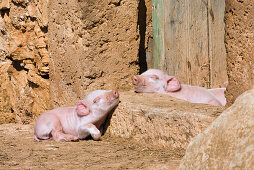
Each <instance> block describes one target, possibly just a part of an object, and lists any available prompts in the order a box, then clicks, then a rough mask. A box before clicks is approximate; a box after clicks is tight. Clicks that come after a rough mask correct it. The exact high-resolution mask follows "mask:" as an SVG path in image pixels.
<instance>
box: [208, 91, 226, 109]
mask: <svg viewBox="0 0 254 170" xmlns="http://www.w3.org/2000/svg"><path fill="white" fill-rule="evenodd" d="M208 91H209V92H211V93H212V94H213V95H214V96H215V97H216V98H217V99H218V100H219V101H220V103H221V104H222V106H225V105H226V103H227V100H226V98H225V91H226V88H224V87H222V88H214V89H208Z"/></svg>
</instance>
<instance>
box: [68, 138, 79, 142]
mask: <svg viewBox="0 0 254 170" xmlns="http://www.w3.org/2000/svg"><path fill="white" fill-rule="evenodd" d="M70 141H71V142H79V138H77V137H74V138H73V139H71V140H70Z"/></svg>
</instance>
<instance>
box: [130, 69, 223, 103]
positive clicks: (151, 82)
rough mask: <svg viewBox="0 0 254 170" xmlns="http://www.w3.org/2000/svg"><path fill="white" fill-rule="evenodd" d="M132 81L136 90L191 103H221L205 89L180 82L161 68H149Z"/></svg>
mask: <svg viewBox="0 0 254 170" xmlns="http://www.w3.org/2000/svg"><path fill="white" fill-rule="evenodd" d="M132 83H133V85H134V87H135V91H136V92H143V93H162V94H168V95H170V96H172V97H175V98H178V99H182V100H186V101H189V102H191V103H206V104H210V105H214V106H221V105H222V103H221V102H220V101H219V100H218V99H217V98H216V97H215V96H214V95H213V94H212V93H211V92H209V91H208V90H207V89H205V88H203V87H198V86H190V85H186V84H180V82H179V80H178V79H177V78H176V77H174V76H169V75H167V74H166V73H164V72H162V71H161V70H157V69H149V70H147V71H146V72H144V73H142V74H141V75H137V76H133V77H132Z"/></svg>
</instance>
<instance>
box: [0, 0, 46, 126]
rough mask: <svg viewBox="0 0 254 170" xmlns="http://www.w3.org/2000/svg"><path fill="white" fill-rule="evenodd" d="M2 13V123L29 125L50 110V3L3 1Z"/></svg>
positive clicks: (42, 0) (21, 0)
mask: <svg viewBox="0 0 254 170" xmlns="http://www.w3.org/2000/svg"><path fill="white" fill-rule="evenodd" d="M0 13H1V15H0V123H3V122H23V123H28V122H29V121H30V120H31V119H32V118H33V117H34V116H36V115H38V114H40V113H42V112H43V111H45V110H46V109H47V107H48V99H49V66H48V65H49V55H48V45H47V44H48V39H47V32H48V17H47V0H30V1H29V0H12V1H11V0H2V1H0Z"/></svg>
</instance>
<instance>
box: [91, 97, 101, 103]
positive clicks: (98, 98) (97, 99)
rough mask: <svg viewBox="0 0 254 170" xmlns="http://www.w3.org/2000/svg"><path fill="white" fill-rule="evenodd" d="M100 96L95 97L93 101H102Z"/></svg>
mask: <svg viewBox="0 0 254 170" xmlns="http://www.w3.org/2000/svg"><path fill="white" fill-rule="evenodd" d="M100 99H101V98H100V97H96V98H95V99H93V103H98V102H99V101H100Z"/></svg>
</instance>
